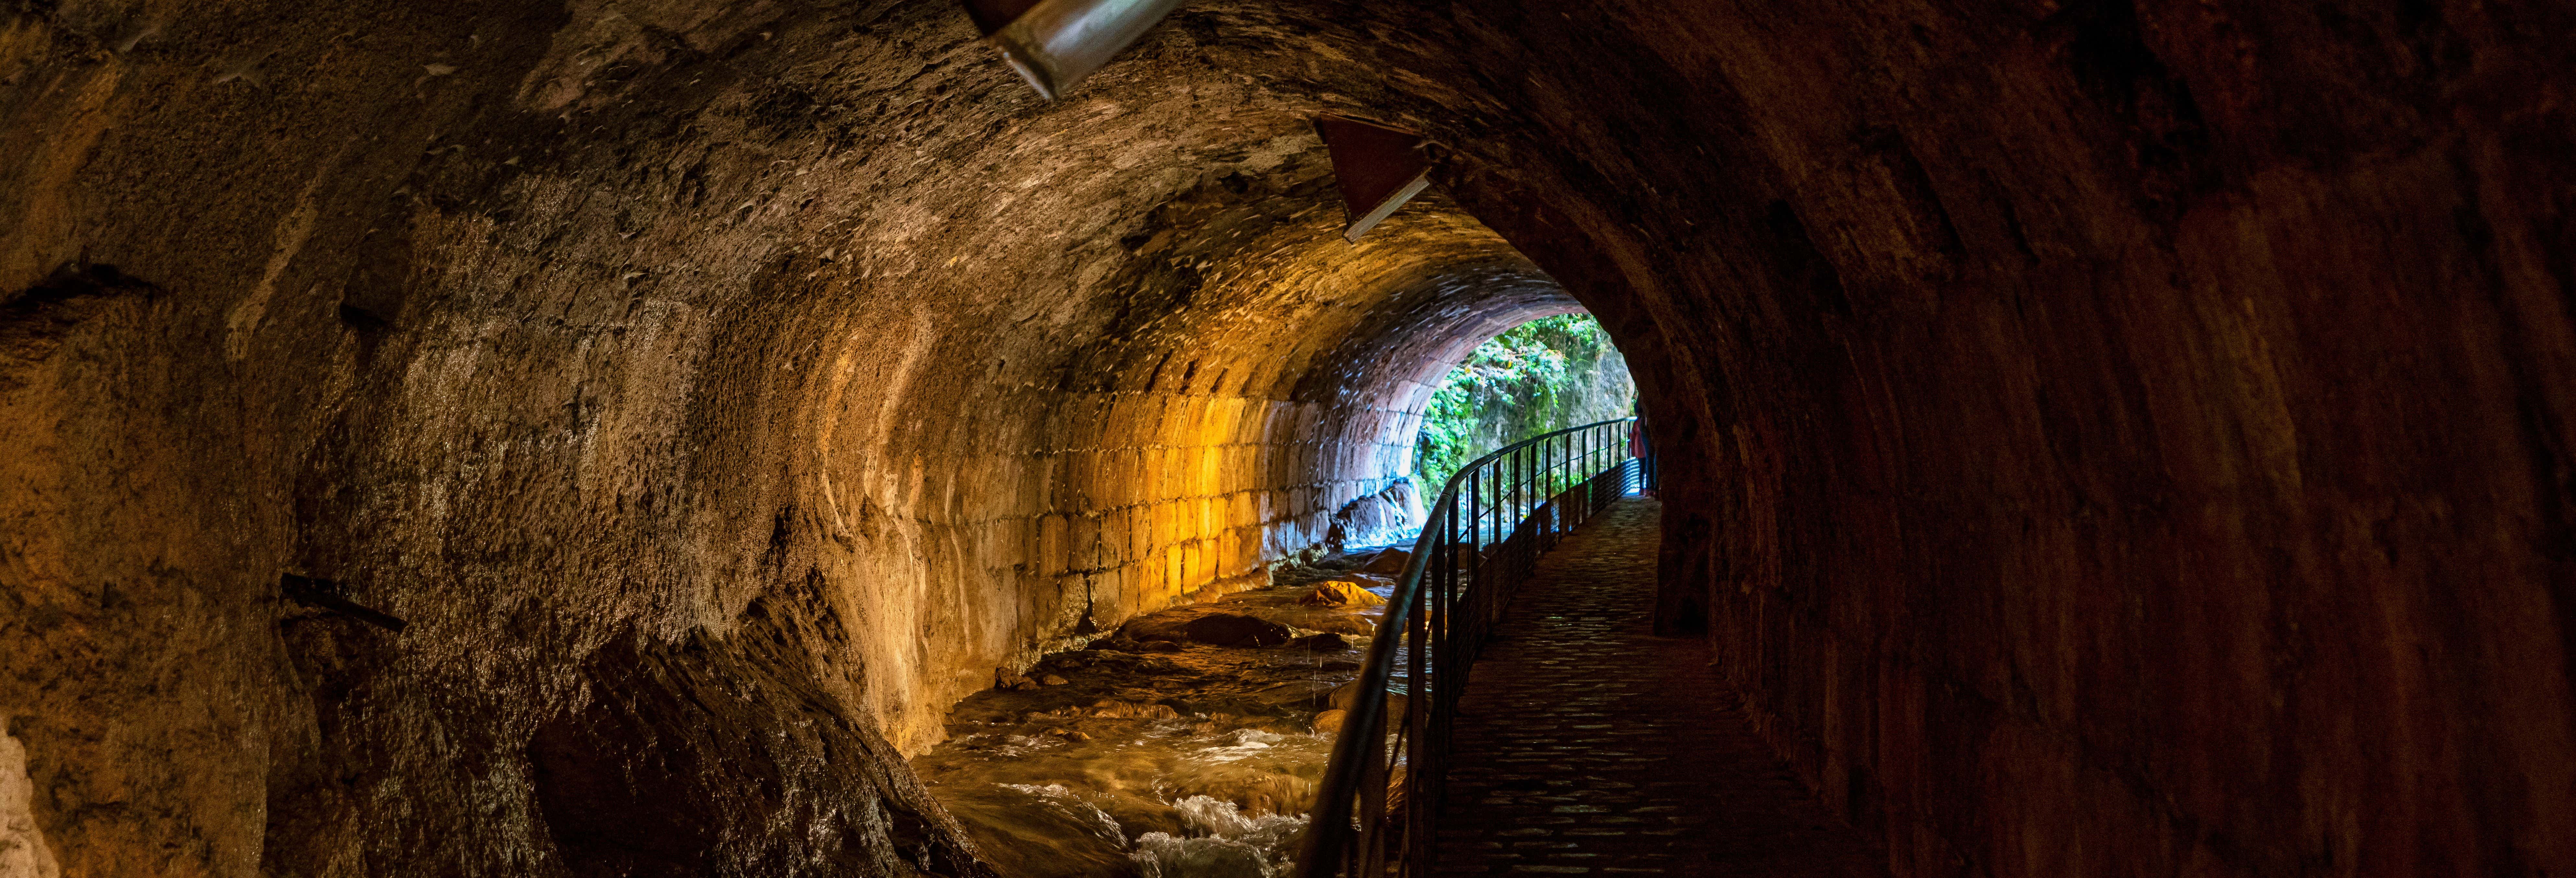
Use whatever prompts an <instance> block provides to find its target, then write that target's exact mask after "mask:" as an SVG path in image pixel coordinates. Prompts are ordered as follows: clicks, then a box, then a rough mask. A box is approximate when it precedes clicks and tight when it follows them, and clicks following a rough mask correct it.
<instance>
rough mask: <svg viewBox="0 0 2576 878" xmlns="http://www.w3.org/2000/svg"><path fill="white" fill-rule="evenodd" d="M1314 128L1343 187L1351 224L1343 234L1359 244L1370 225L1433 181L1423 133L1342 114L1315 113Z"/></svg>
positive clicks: (1336, 180)
mask: <svg viewBox="0 0 2576 878" xmlns="http://www.w3.org/2000/svg"><path fill="white" fill-rule="evenodd" d="M1315 132H1316V133H1318V134H1321V135H1323V136H1324V148H1325V149H1326V150H1329V151H1331V152H1332V154H1333V180H1334V182H1335V183H1337V184H1339V185H1340V186H1341V189H1342V208H1343V210H1345V211H1348V212H1349V215H1350V219H1351V225H1350V228H1348V229H1344V230H1343V231H1342V238H1343V239H1344V240H1347V241H1350V242H1352V243H1358V242H1359V239H1360V236H1361V235H1364V234H1367V233H1368V230H1369V227H1370V226H1374V225H1377V224H1378V221H1379V220H1383V219H1386V217H1387V215H1388V214H1391V213H1394V212H1395V209H1396V208H1399V207H1403V206H1404V202H1406V201H1407V200H1410V199H1412V198H1413V196H1415V195H1419V194H1421V193H1422V190H1423V189H1425V188H1429V187H1430V185H1431V156H1430V154H1428V153H1426V152H1424V151H1423V148H1424V147H1426V146H1429V145H1430V144H1431V142H1430V141H1428V140H1424V139H1423V137H1422V135H1419V134H1415V133H1413V132H1411V131H1402V130H1398V129H1394V128H1389V127H1386V126H1384V125H1379V124H1376V123H1373V122H1362V121H1360V120H1358V119H1351V118H1347V117H1343V116H1317V117H1315Z"/></svg>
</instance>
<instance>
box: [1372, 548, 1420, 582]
mask: <svg viewBox="0 0 2576 878" xmlns="http://www.w3.org/2000/svg"><path fill="white" fill-rule="evenodd" d="M1412 560H1413V553H1412V552H1407V551H1405V550H1403V549H1387V550H1386V551H1383V552H1379V553H1377V554H1376V555H1375V556H1373V557H1371V558H1369V560H1368V563H1366V564H1362V565H1360V572H1361V573H1381V574H1385V575H1387V576H1398V575H1402V574H1403V573H1404V565H1405V564H1407V563H1410V562H1411V561H1412Z"/></svg>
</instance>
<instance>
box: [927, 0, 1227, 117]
mask: <svg viewBox="0 0 2576 878" xmlns="http://www.w3.org/2000/svg"><path fill="white" fill-rule="evenodd" d="M1180 5H1181V0H966V15H967V16H968V17H970V18H973V19H974V20H975V27H976V28H977V29H980V30H982V31H983V32H984V42H987V43H990V44H992V46H993V47H994V48H997V49H1000V50H1002V58H1003V60H1006V61H1009V62H1010V64H1011V69H1013V70H1017V71H1019V72H1020V76H1021V77H1022V78H1025V79H1027V80H1028V81H1029V85H1031V86H1035V87H1036V88H1037V90H1038V94H1039V95H1042V96H1044V97H1045V98H1046V99H1047V100H1050V101H1051V100H1055V99H1056V96H1057V95H1061V94H1063V93H1065V92H1066V91H1067V90H1069V89H1071V88H1073V87H1074V85H1075V84H1076V83H1080V82H1081V81H1082V78H1083V77H1086V76H1090V75H1091V73H1092V71H1095V70H1099V69H1100V66H1101V65H1103V64H1107V63H1109V58H1110V56H1112V55H1116V54H1118V50H1120V49H1124V48H1127V45H1128V44H1129V43H1133V42H1135V41H1136V38H1137V37H1141V36H1144V35H1145V31H1147V30H1150V29H1152V28H1153V26H1154V23H1155V22H1158V21H1162V20H1163V16H1166V15H1170V14H1171V13H1172V10H1173V9H1174V8H1177V7H1179V6H1180Z"/></svg>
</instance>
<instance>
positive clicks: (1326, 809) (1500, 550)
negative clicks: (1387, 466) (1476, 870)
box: [1297, 418, 1654, 878]
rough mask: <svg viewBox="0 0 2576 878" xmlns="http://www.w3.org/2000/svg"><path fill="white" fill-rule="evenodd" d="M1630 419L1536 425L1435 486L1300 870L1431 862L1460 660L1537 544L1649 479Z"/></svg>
mask: <svg viewBox="0 0 2576 878" xmlns="http://www.w3.org/2000/svg"><path fill="white" fill-rule="evenodd" d="M1637 424H1638V421H1637V419H1635V418H1621V419H1618V420H1612V421H1601V422H1599V423H1593V424H1585V425H1583V426H1580V427H1569V428H1566V429H1563V430H1558V431H1555V432H1553V433H1544V434H1540V435H1538V436H1533V437H1531V438H1528V439H1524V440H1521V441H1519V442H1516V443H1513V444H1511V445H1508V446H1505V447H1503V448H1502V449H1501V450H1498V451H1495V452H1494V453H1492V454H1488V455H1485V456H1483V457H1479V458H1477V459H1476V460H1475V462H1473V463H1470V464H1468V465H1466V466H1465V467H1463V468H1460V469H1459V470H1458V472H1457V474H1456V475H1453V476H1450V477H1449V483H1448V484H1447V485H1444V486H1442V488H1441V490H1440V499H1439V500H1438V501H1437V502H1435V503H1433V504H1432V506H1431V509H1430V511H1429V514H1427V515H1426V516H1425V519H1426V520H1425V521H1424V522H1423V526H1422V536H1421V537H1419V538H1417V539H1415V540H1414V541H1413V557H1412V558H1411V559H1409V560H1408V561H1406V562H1405V565H1404V573H1403V575H1402V576H1400V577H1399V578H1398V579H1397V580H1396V583H1395V592H1394V596H1393V597H1391V598H1389V599H1388V600H1387V606H1386V615H1385V617H1384V618H1382V619H1380V620H1379V622H1378V629H1377V636H1376V638H1374V639H1373V640H1372V641H1371V642H1370V643H1369V651H1368V659H1367V662H1366V663H1365V664H1364V665H1362V667H1361V670H1360V678H1359V681H1358V682H1359V684H1360V689H1359V692H1358V695H1357V697H1356V698H1355V699H1354V700H1353V703H1352V704H1351V706H1350V708H1349V713H1347V714H1346V715H1344V716H1343V718H1342V728H1341V733H1340V735H1339V737H1337V738H1335V739H1334V741H1333V755H1332V761H1331V762H1330V763H1329V764H1328V765H1327V767H1326V768H1325V769H1324V779H1323V782H1322V783H1321V784H1320V785H1319V786H1318V789H1317V792H1316V797H1315V809H1314V811H1313V813H1312V815H1311V817H1310V819H1309V820H1308V821H1307V824H1306V833H1305V844H1304V849H1303V850H1302V851H1301V852H1300V855H1299V857H1298V861H1297V874H1298V875H1299V876H1301V878H1345V876H1347V878H1359V876H1368V878H1381V876H1386V875H1390V874H1392V875H1399V876H1420V875H1428V874H1430V872H1431V869H1432V865H1433V864H1432V862H1431V860H1432V856H1433V850H1432V841H1433V833H1434V832H1435V831H1436V826H1437V823H1438V817H1439V810H1440V807H1441V804H1442V798H1443V788H1444V783H1443V781H1444V780H1445V779H1446V775H1447V768H1448V761H1449V760H1448V756H1449V752H1448V751H1449V727H1450V722H1451V718H1452V717H1454V716H1456V715H1457V706H1458V698H1459V696H1460V695H1461V694H1462V693H1463V692H1464V690H1465V689H1466V684H1467V670H1468V668H1469V666H1470V665H1472V664H1473V663H1474V661H1475V659H1476V655H1477V653H1478V652H1480V651H1482V649H1483V647H1484V643H1485V639H1486V636H1487V635H1488V634H1489V633H1490V631H1491V629H1492V627H1493V625H1494V624H1495V623H1497V622H1499V621H1501V618H1502V611H1503V607H1504V606H1505V605H1506V604H1507V603H1508V602H1509V600H1510V598H1511V592H1512V590H1513V589H1514V588H1515V587H1516V586H1518V585H1519V584H1520V582H1521V581H1522V580H1524V579H1527V578H1528V576H1529V574H1530V572H1531V571H1532V569H1533V568H1534V567H1535V566H1536V564H1537V561H1538V556H1539V554H1540V553H1542V552H1545V551H1547V550H1548V549H1552V548H1555V546H1556V543H1557V541H1558V540H1559V539H1561V538H1563V536H1564V535H1565V533H1566V532H1568V531H1571V530H1573V528H1574V526H1575V525H1578V524H1581V523H1583V521H1584V520H1585V519H1588V518H1590V517H1591V516H1592V515H1593V514H1594V513H1596V512H1599V511H1600V510H1601V509H1603V508H1605V507H1607V506H1609V505H1610V503H1611V502H1612V501H1615V500H1617V499H1618V498H1619V497H1621V496H1623V495H1625V494H1627V493H1628V492H1629V490H1630V489H1632V488H1636V487H1646V488H1651V487H1652V483H1651V481H1649V480H1650V479H1652V478H1653V474H1654V466H1653V458H1654V455H1653V453H1652V451H1651V450H1648V449H1645V447H1644V446H1645V443H1644V440H1643V438H1642V437H1641V436H1638V434H1637V432H1636V427H1637ZM1632 438H1633V439H1634V441H1633V442H1632V441H1631V440H1632ZM1632 449H1634V450H1640V451H1644V452H1645V453H1644V454H1643V455H1642V456H1636V455H1632V454H1631V453H1630V452H1631V450H1632ZM1505 525H1510V532H1509V534H1508V535H1505V533H1504V530H1505ZM1489 535H1490V536H1494V537H1497V539H1493V540H1488V539H1486V537H1487V536H1489ZM1462 550H1463V552H1462ZM1399 652H1401V653H1402V654H1403V655H1402V657H1403V659H1404V663H1405V666H1406V667H1405V678H1404V681H1405V701H1404V715H1403V717H1402V718H1401V720H1402V721H1401V723H1400V724H1399V725H1397V726H1395V727H1394V728H1392V729H1390V728H1389V727H1388V725H1387V723H1386V700H1387V689H1388V684H1389V683H1390V681H1391V680H1392V679H1393V677H1394V675H1395V670H1396V662H1397V658H1398V653H1399ZM1426 696H1427V697H1426ZM1390 734H1392V735H1393V736H1394V739H1395V740H1394V742H1393V744H1392V746H1390V744H1389V742H1388V736H1389V735H1390ZM1398 770H1401V771H1402V777H1401V779H1400V780H1394V781H1393V782H1392V783H1390V779H1391V778H1394V776H1395V773H1396V772H1397V771H1398ZM1398 795H1400V796H1401V798H1397V799H1394V800H1393V801H1390V798H1391V797H1393V796H1398Z"/></svg>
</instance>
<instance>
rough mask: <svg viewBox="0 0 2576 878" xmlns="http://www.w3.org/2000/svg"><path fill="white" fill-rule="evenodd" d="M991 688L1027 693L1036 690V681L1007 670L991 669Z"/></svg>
mask: <svg viewBox="0 0 2576 878" xmlns="http://www.w3.org/2000/svg"><path fill="white" fill-rule="evenodd" d="M993 688H995V689H1010V690H1013V691H1027V690H1030V689H1035V688H1038V681H1036V680H1031V679H1029V678H1027V677H1024V676H1021V675H1020V674H1019V673H1018V672H1016V671H1013V670H1011V669H1009V668H994V669H993Z"/></svg>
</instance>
